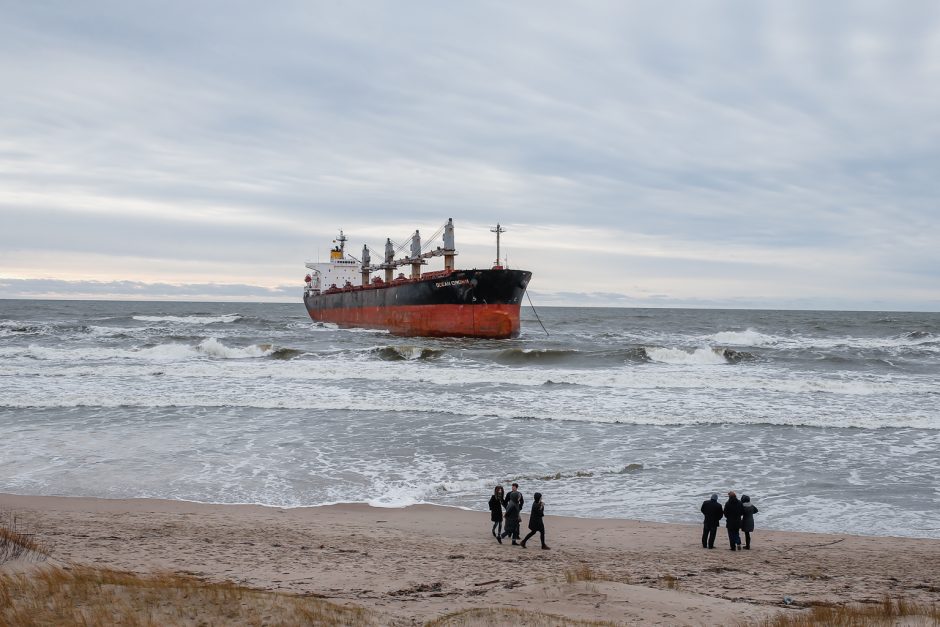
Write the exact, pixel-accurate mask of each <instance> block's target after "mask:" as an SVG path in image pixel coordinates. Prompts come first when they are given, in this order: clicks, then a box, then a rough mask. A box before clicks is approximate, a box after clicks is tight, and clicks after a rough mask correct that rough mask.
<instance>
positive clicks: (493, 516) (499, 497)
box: [490, 485, 503, 544]
mask: <svg viewBox="0 0 940 627" xmlns="http://www.w3.org/2000/svg"><path fill="white" fill-rule="evenodd" d="M490 520H492V521H493V535H494V536H496V540H497V542H499V543H500V544H502V543H503V538H502V534H503V486H501V485H498V486H496V488H495V489H494V490H493V496H491V497H490Z"/></svg>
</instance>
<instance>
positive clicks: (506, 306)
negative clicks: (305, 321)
mask: <svg viewBox="0 0 940 627" xmlns="http://www.w3.org/2000/svg"><path fill="white" fill-rule="evenodd" d="M531 276H532V273H531V272H526V271H524V270H506V269H503V268H494V269H492V270H452V271H446V272H436V273H432V274H427V275H424V276H422V277H421V278H419V279H401V280H396V281H393V282H392V283H389V284H384V283H383V284H378V285H376V284H372V285H368V286H361V287H347V288H345V289H331V290H327V291H326V292H323V293H309V294H307V295H305V296H304V305H306V307H307V312H308V313H309V314H310V317H311V318H312V319H313V320H316V321H318V322H332V323H334V324H338V325H340V326H344V327H364V328H370V329H387V330H388V331H389V332H391V333H394V334H395V335H407V336H430V337H480V338H493V339H502V338H510V337H516V336H517V335H519V330H520V328H519V309H520V305H521V301H522V297H523V296H524V294H525V289H526V286H527V285H528V283H529V279H530V278H531Z"/></svg>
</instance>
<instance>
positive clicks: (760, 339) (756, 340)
mask: <svg viewBox="0 0 940 627" xmlns="http://www.w3.org/2000/svg"><path fill="white" fill-rule="evenodd" d="M707 339H708V340H711V341H713V342H716V343H718V344H728V345H731V346H773V345H775V344H778V343H779V342H780V339H781V338H779V337H777V336H774V335H766V334H764V333H761V332H759V331H755V330H754V329H747V330H745V331H720V332H718V333H715V334H714V335H710V336H708V338H707Z"/></svg>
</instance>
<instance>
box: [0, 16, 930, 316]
mask: <svg viewBox="0 0 940 627" xmlns="http://www.w3.org/2000/svg"><path fill="white" fill-rule="evenodd" d="M938 205H940V3H937V2H936V1H934V0H930V1H925V2H918V1H908V0H900V1H898V2H866V1H862V0H853V1H849V2H843V1H839V0H832V1H826V2H819V1H818V0H815V1H807V2H800V1H782V0H781V1H773V0H767V1H764V2H754V1H751V0H740V1H731V2H698V1H690V2H682V1H662V0H657V1H655V2H652V1H650V2H647V1H635V2H623V1H612V2H603V1H590V0H588V1H578V2H553V1H544V0H543V1H518V2H487V1H479V2H461V3H458V2H432V1H407V0H405V1H388V2H382V1H379V0H375V1H369V2H366V1H358V0H351V1H348V2H338V1H330V2H327V1H315V0H309V1H306V0H305V1H298V2H290V1H278V2H268V3H258V2H239V1H224V2H223V1H217V2H216V1H185V2H183V1H177V0H161V1H160V2H148V1H146V0H141V1H136V2H125V1H123V0H115V1H102V0H89V1H86V2H80V3H76V2H72V1H56V0H49V1H38V2H20V1H14V0H0V298H119V299H144V300H223V301H224V300H235V301H240V300H241V301H244V300H247V301H283V302H299V301H300V298H301V293H302V286H303V277H304V275H305V274H306V270H305V268H304V265H303V264H304V262H306V261H316V260H317V258H318V255H319V257H320V258H321V259H322V258H325V256H326V251H328V249H329V247H330V246H331V243H332V240H333V239H334V238H335V237H336V235H337V233H338V230H339V229H343V231H344V232H345V234H346V235H347V236H348V237H349V247H350V249H351V251H352V252H353V253H355V254H358V253H359V251H361V249H362V245H363V244H364V243H365V244H369V245H370V246H372V247H373V248H375V249H376V250H378V251H381V250H382V249H383V244H384V241H385V238H386V237H391V238H392V239H393V240H394V241H396V242H397V243H403V242H404V241H405V240H406V239H407V237H408V236H409V235H410V233H411V232H412V231H413V230H414V229H420V230H421V232H422V234H425V235H430V234H431V233H433V232H434V231H436V230H437V229H438V227H440V226H441V225H442V224H443V223H444V222H445V221H446V220H447V219H448V218H453V219H454V223H455V225H456V242H457V249H458V251H459V253H460V254H459V256H458V257H457V265H458V266H459V267H489V266H490V265H492V264H493V262H494V259H495V241H494V236H493V234H492V233H491V232H490V230H489V229H490V228H492V227H493V226H494V225H495V224H496V223H497V222H499V223H501V224H502V225H503V227H504V228H506V233H505V234H504V235H503V238H502V243H503V249H502V252H503V253H504V256H505V257H506V260H507V261H508V264H509V266H510V267H515V268H521V269H526V270H530V271H532V272H533V279H532V282H531V284H530V293H531V295H532V297H533V300H534V302H535V303H536V304H537V305H540V304H541V305H547V306H549V305H603V306H628V307H732V308H738V307H741V308H784V309H863V310H915V311H940V206H938ZM425 243H431V242H425ZM379 254H381V253H379ZM434 263H435V262H432V264H431V265H430V266H428V269H438V266H439V265H440V266H442V263H441V261H440V260H439V259H438V260H436V264H437V265H434Z"/></svg>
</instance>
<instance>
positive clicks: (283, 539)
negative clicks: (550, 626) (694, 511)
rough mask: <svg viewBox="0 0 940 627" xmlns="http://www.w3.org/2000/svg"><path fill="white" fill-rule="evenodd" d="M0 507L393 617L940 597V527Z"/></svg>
mask: <svg viewBox="0 0 940 627" xmlns="http://www.w3.org/2000/svg"><path fill="white" fill-rule="evenodd" d="M549 508H550V505H549ZM0 509H2V510H3V511H6V512H11V511H12V512H16V514H17V516H18V518H19V520H20V521H21V522H24V523H28V524H29V525H30V527H32V528H33V530H34V531H35V532H36V533H37V534H38V535H39V536H40V537H42V538H44V539H45V540H47V542H48V543H49V545H50V548H51V559H52V560H53V561H54V562H56V563H74V564H84V565H90V566H96V567H108V568H115V569H120V570H127V571H131V572H135V573H152V572H167V571H169V572H176V573H186V574H191V575H194V576H196V577H199V578H200V579H204V580H207V581H232V582H235V583H238V584H241V585H244V586H248V587H252V588H258V589H263V590H272V591H280V592H286V593H294V594H300V595H314V596H317V597H322V598H327V599H329V600H331V601H332V602H334V603H339V604H343V605H355V606H360V607H364V608H367V609H369V610H373V611H374V612H375V613H376V615H377V616H379V617H381V622H382V623H385V624H412V622H413V621H418V622H425V621H429V620H433V619H435V618H437V617H440V616H443V615H446V614H448V613H452V612H455V611H460V610H463V609H466V608H475V607H489V608H495V607H506V608H516V609H521V610H532V611H538V612H543V613H548V614H553V615H558V616H563V617H567V618H570V619H573V620H589V621H610V622H612V623H615V624H662V625H718V624H725V625H727V624H743V623H746V622H748V621H756V620H760V619H763V618H767V617H770V616H773V615H775V614H776V613H778V612H781V611H786V612H798V611H800V608H806V607H809V606H812V605H814V604H845V603H851V602H857V603H878V602H880V601H881V600H882V599H883V598H884V597H885V595H891V596H892V597H897V598H904V599H908V600H910V601H913V602H917V603H936V602H937V601H938V599H940V587H938V585H940V584H938V583H937V580H936V575H937V573H938V572H940V541H937V540H930V539H905V538H885V537H860V536H849V535H844V536H843V535H823V534H808V533H790V532H780V531H765V530H761V529H758V530H757V531H756V532H755V534H754V541H753V549H752V550H751V551H742V552H731V551H730V550H728V548H727V544H726V542H725V541H724V539H725V538H724V530H723V529H722V530H721V531H720V532H719V533H720V535H719V541H720V542H717V543H716V549H714V550H705V549H702V547H701V544H700V528H699V527H698V526H687V525H675V524H659V523H648V522H636V521H627V520H592V519H577V518H565V517H556V516H551V515H550V514H549V516H548V517H547V518H546V527H547V531H548V538H547V539H548V543H549V545H550V546H551V550H549V551H542V550H539V547H538V543H537V542H533V543H532V544H530V545H529V546H528V548H526V549H522V548H520V547H516V546H511V545H510V544H509V543H508V542H506V543H505V544H503V545H499V544H497V542H496V541H495V540H494V539H493V537H492V536H491V535H490V525H489V523H488V514H487V513H485V512H469V511H464V510H460V509H455V508H445V507H438V506H429V505H420V506H413V507H408V508H404V509H383V508H373V507H369V506H366V505H335V506H326V507H315V508H299V509H278V508H270V507H262V506H253V505H204V504H196V503H187V502H179V501H164V500H149V499H134V500H104V499H91V498H66V497H37V496H15V495H7V494H4V495H0ZM550 511H551V510H550V509H549V512H550ZM524 522H525V521H524ZM719 547H720V548H719ZM784 598H788V599H789V600H790V603H785V602H784Z"/></svg>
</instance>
